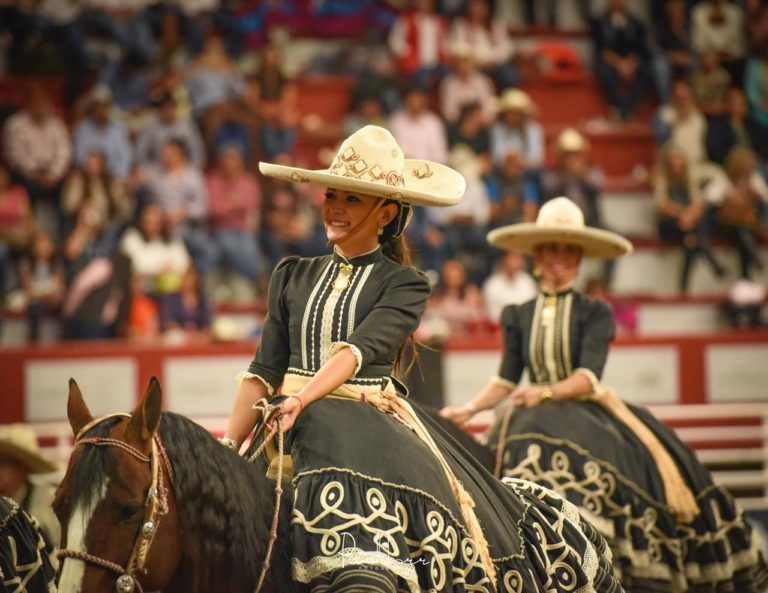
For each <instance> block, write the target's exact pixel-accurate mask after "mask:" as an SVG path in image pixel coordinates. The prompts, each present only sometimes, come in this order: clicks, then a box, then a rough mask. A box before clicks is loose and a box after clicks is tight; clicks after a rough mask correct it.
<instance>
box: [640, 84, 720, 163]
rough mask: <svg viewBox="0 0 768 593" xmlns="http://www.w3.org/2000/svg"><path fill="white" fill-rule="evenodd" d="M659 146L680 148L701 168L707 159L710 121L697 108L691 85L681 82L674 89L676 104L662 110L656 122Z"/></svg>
mask: <svg viewBox="0 0 768 593" xmlns="http://www.w3.org/2000/svg"><path fill="white" fill-rule="evenodd" d="M653 127H654V133H655V135H656V142H657V143H658V145H659V146H661V145H663V144H665V143H667V142H670V143H671V144H674V145H675V146H679V147H680V148H681V149H682V150H683V151H684V152H685V156H686V157H687V158H688V161H689V162H690V163H692V164H694V165H698V164H700V163H702V162H703V161H705V160H706V159H707V149H706V138H707V120H706V119H705V118H704V115H702V113H701V111H699V109H698V107H697V106H696V101H695V100H694V98H693V93H692V92H691V87H690V85H689V84H688V83H687V82H686V81H684V80H678V81H676V82H675V83H674V84H673V85H672V100H671V101H670V102H669V103H668V104H667V105H662V106H661V107H659V110H658V112H657V113H656V115H655V117H654V120H653Z"/></svg>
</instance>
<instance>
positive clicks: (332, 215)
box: [322, 189, 378, 243]
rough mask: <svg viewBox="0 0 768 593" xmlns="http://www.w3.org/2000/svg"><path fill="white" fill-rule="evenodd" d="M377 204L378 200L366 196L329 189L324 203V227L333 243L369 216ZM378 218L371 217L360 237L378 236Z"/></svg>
mask: <svg viewBox="0 0 768 593" xmlns="http://www.w3.org/2000/svg"><path fill="white" fill-rule="evenodd" d="M375 203H376V198H374V197H373V196H368V195H365V194H359V193H353V192H347V191H344V190H340V189H328V190H327V191H326V192H325V202H323V210H322V215H323V226H325V234H326V235H327V236H328V240H329V241H331V242H334V243H335V242H337V241H339V240H341V239H343V238H344V236H345V235H346V234H347V233H349V231H350V230H352V229H353V228H355V227H357V225H358V224H360V222H361V221H362V220H363V219H364V218H365V217H366V216H367V215H368V213H369V212H370V211H371V210H372V209H373V207H374V205H375ZM377 231H378V218H377V217H376V216H373V217H371V219H370V220H368V221H366V222H365V224H364V227H363V228H362V229H361V230H360V236H361V237H364V236H368V237H370V236H372V235H376V233H377Z"/></svg>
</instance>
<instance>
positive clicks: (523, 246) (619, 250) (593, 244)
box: [488, 197, 632, 259]
mask: <svg viewBox="0 0 768 593" xmlns="http://www.w3.org/2000/svg"><path fill="white" fill-rule="evenodd" d="M488 242H489V243H490V244H491V245H494V246H495V247H499V248H501V249H519V250H520V251H522V252H523V253H525V254H527V255H531V254H533V250H534V248H535V247H536V245H541V244H542V243H553V242H557V243H570V244H573V245H578V246H579V247H581V248H582V249H583V250H584V256H585V257H597V258H600V259H613V258H614V257H619V256H620V255H624V254H625V253H629V252H630V251H632V244H631V243H630V242H629V241H627V240H626V239H625V238H624V237H622V236H621V235H617V234H616V233H612V232H611V231H604V230H602V229H596V228H593V227H589V226H586V225H585V224H584V214H583V213H582V212H581V210H580V209H579V207H578V206H577V205H576V204H574V203H573V202H572V201H571V200H569V199H568V198H565V197H559V198H554V199H553V200H550V201H549V202H547V203H546V204H544V205H543V206H542V207H541V209H540V210H539V215H538V216H537V217H536V222H526V223H520V224H511V225H508V226H503V227H500V228H498V229H495V230H493V231H491V232H490V233H488Z"/></svg>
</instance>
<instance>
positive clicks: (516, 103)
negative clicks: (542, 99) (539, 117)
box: [496, 88, 537, 115]
mask: <svg viewBox="0 0 768 593" xmlns="http://www.w3.org/2000/svg"><path fill="white" fill-rule="evenodd" d="M496 106H497V108H498V110H499V112H500V113H503V112H505V111H522V112H523V113H525V114H526V115H533V114H535V113H536V111H537V108H536V105H535V104H534V102H533V101H532V100H531V97H530V96H529V95H528V93H526V92H525V91H521V90H520V89H514V88H513V89H507V90H506V91H504V92H503V93H502V95H501V97H500V98H499V100H498V103H497V105H496Z"/></svg>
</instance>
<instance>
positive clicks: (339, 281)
mask: <svg viewBox="0 0 768 593" xmlns="http://www.w3.org/2000/svg"><path fill="white" fill-rule="evenodd" d="M352 270H353V267H352V266H351V265H349V264H341V265H340V266H339V275H338V276H336V280H334V281H333V290H336V291H338V292H341V291H342V290H346V289H347V288H349V284H350V280H349V277H350V276H351V275H352Z"/></svg>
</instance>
